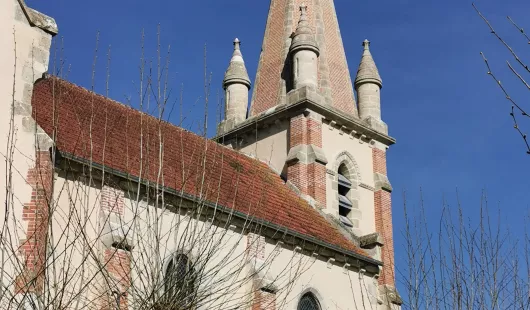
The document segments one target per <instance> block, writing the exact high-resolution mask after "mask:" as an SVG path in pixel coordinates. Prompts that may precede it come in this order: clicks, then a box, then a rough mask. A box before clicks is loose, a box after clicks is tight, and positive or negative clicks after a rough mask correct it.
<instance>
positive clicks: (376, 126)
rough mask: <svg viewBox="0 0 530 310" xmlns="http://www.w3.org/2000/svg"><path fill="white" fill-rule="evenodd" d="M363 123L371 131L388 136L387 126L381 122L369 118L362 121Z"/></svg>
mask: <svg viewBox="0 0 530 310" xmlns="http://www.w3.org/2000/svg"><path fill="white" fill-rule="evenodd" d="M363 121H364V122H365V123H366V124H368V126H370V128H372V129H373V130H375V131H377V132H380V133H383V134H385V135H388V125H387V124H386V123H385V122H383V121H382V120H380V119H376V118H374V117H372V116H369V117H367V118H365V119H363Z"/></svg>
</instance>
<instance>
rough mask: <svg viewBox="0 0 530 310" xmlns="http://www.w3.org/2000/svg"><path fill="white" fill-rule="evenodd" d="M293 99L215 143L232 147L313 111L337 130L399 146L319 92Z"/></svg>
mask: <svg viewBox="0 0 530 310" xmlns="http://www.w3.org/2000/svg"><path fill="white" fill-rule="evenodd" d="M290 96H292V98H290V100H291V101H289V102H290V103H289V104H280V105H277V106H275V107H273V108H270V109H268V110H267V111H264V112H262V113H260V114H258V115H256V116H253V117H250V118H247V119H246V120H245V121H244V122H242V123H240V124H237V126H235V127H234V128H232V129H230V130H228V131H225V132H224V133H219V134H218V135H217V136H216V137H214V138H213V139H214V140H216V141H218V142H223V141H225V142H226V143H228V142H229V141H230V140H231V139H233V138H235V137H237V136H241V134H243V133H246V132H252V131H255V130H256V129H259V128H261V127H263V126H264V125H266V124H272V123H274V121H276V120H278V119H281V118H290V117H292V116H295V115H298V114H300V112H301V111H305V110H311V111H314V112H316V113H318V114H320V115H322V117H324V118H325V119H328V120H331V121H334V122H335V124H336V125H337V126H344V127H346V128H349V129H351V130H354V131H355V132H356V134H358V135H360V136H361V137H362V136H363V135H364V139H368V140H369V139H373V140H375V141H378V142H380V143H382V144H384V145H386V146H390V145H392V144H394V143H396V140H395V139H394V138H392V137H390V136H388V135H387V134H384V133H382V132H379V131H377V130H374V129H373V128H371V127H370V126H369V125H368V123H367V122H365V121H362V120H360V119H359V118H356V117H353V116H351V115H347V114H346V113H344V112H341V111H339V110H337V109H335V108H333V107H332V106H329V105H328V104H325V101H324V98H323V97H322V96H321V95H320V94H318V93H317V92H316V91H315V92H314V93H313V90H311V89H310V88H307V87H305V88H301V89H299V90H298V91H297V92H296V91H295V92H293V93H291V92H290Z"/></svg>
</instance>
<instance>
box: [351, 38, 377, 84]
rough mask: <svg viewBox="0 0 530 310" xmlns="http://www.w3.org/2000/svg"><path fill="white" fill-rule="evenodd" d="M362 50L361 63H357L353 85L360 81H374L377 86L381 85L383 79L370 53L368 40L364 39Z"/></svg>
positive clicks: (360, 82)
mask: <svg viewBox="0 0 530 310" xmlns="http://www.w3.org/2000/svg"><path fill="white" fill-rule="evenodd" d="M363 47H364V52H363V57H362V58H361V63H360V64H359V69H358V70H357V77H356V78H355V87H356V88H357V86H358V85H360V84H362V83H375V84H378V85H379V87H381V88H382V87H383V81H382V80H381V77H380V76H379V71H378V70H377V67H376V65H375V62H374V58H373V57H372V53H370V41H368V40H364V42H363Z"/></svg>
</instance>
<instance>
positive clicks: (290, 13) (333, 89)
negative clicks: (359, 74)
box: [249, 0, 358, 117]
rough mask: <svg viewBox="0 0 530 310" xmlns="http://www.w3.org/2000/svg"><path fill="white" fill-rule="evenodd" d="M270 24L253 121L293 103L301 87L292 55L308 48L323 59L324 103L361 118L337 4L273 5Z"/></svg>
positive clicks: (294, 1) (290, 0)
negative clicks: (294, 93)
mask: <svg viewBox="0 0 530 310" xmlns="http://www.w3.org/2000/svg"><path fill="white" fill-rule="evenodd" d="M302 2H305V3H306V4H307V6H305V5H301V4H302ZM300 6H302V11H301V12H300V11H299V8H300ZM297 22H298V23H297ZM266 25H267V27H266V30H265V37H264V38H263V45H262V52H261V55H260V61H259V66H258V70H257V73H256V79H255V81H254V91H253V94H252V100H251V104H250V111H249V116H256V115H258V114H261V113H263V112H265V111H267V110H269V109H271V108H274V107H275V106H277V105H281V104H286V103H287V97H288V96H287V94H288V93H289V92H290V91H292V90H293V89H295V88H296V86H295V85H293V84H294V83H291V81H292V82H294V77H293V73H294V72H295V71H294V68H293V66H294V64H293V63H292V60H293V59H292V53H293V51H294V52H298V50H299V49H303V50H304V51H310V50H312V51H313V52H314V53H315V54H316V55H317V56H318V59H316V60H317V61H316V63H317V72H318V79H317V81H316V84H317V85H316V89H317V90H318V92H319V94H320V95H321V96H322V97H323V100H322V101H321V103H322V104H325V105H328V106H331V107H333V108H335V109H336V110H338V111H340V112H342V113H344V114H346V115H347V116H351V117H357V116H358V113H357V107H356V103H355V96H354V90H353V84H352V79H351V77H350V72H349V69H348V63H347V61H346V53H345V51H344V46H343V43H342V38H341V35H340V30H339V23H338V20H337V15H336V11H335V4H334V1H333V0H270V7H269V15H268V19H267V24H266Z"/></svg>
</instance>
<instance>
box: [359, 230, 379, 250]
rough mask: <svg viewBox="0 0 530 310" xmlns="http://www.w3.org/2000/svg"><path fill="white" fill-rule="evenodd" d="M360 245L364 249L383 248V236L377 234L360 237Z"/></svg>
mask: <svg viewBox="0 0 530 310" xmlns="http://www.w3.org/2000/svg"><path fill="white" fill-rule="evenodd" d="M359 243H360V245H361V248H363V249H364V248H373V247H376V246H383V238H382V237H381V234H379V233H377V232H375V233H372V234H369V235H364V236H361V237H359Z"/></svg>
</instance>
